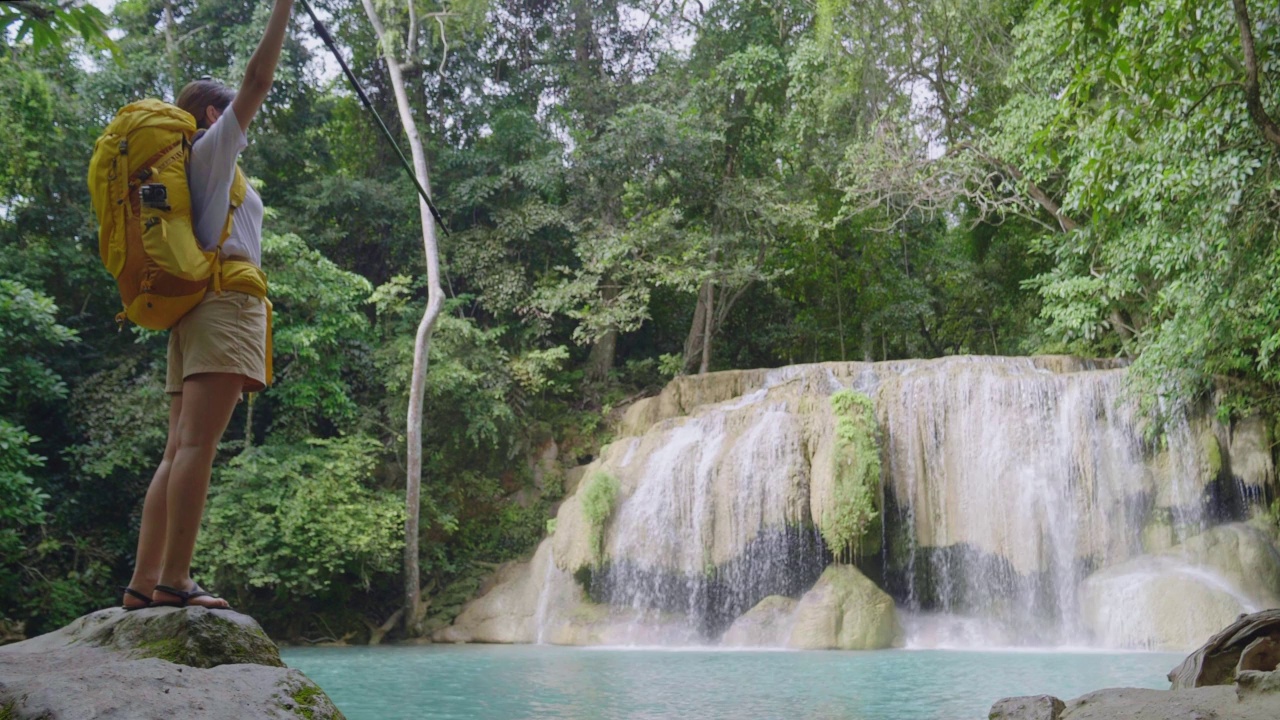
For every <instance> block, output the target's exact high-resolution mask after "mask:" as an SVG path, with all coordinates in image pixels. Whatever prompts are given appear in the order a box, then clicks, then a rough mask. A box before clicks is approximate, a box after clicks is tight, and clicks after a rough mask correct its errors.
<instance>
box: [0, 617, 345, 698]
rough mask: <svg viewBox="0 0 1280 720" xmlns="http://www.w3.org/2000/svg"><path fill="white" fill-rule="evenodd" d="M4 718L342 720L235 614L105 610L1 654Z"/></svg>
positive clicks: (247, 621)
mask: <svg viewBox="0 0 1280 720" xmlns="http://www.w3.org/2000/svg"><path fill="white" fill-rule="evenodd" d="M0 717H3V718H5V719H6V720H10V719H12V720H28V719H30V720H36V719H37V718H39V719H40V720H63V719H66V720H81V719H83V718H103V719H115V718H119V719H120V720H129V719H132V718H142V717H148V718H150V717H175V718H178V717H200V718H209V719H225V720H240V719H241V718H249V717H253V718H308V719H309V720H320V719H325V720H333V719H335V718H342V717H343V715H342V713H341V712H339V711H338V709H337V708H336V707H334V705H333V703H332V702H331V701H330V700H329V698H328V696H326V695H325V694H324V691H323V690H321V689H320V688H319V687H318V686H316V684H315V683H313V682H311V680H309V679H308V678H307V677H306V676H305V675H303V674H302V673H301V672H298V671H297V670H290V669H289V668H286V667H285V666H284V663H283V662H281V660H280V653H279V651H278V650H277V649H276V646H275V644H274V643H272V642H271V640H270V639H268V638H267V636H266V634H265V633H264V632H263V631H262V628H261V627H259V626H258V624H257V623H256V622H254V620H253V618H250V617H248V616H246V615H241V614H239V613H236V612H232V611H230V610H209V609H206V608H198V607H190V608H183V609H178V608H151V609H146V610H136V611H133V612H126V611H125V610H123V609H120V608H112V609H109V610H100V611H98V612H95V613H91V614H89V615H86V616H84V617H82V618H80V619H78V620H76V621H75V622H73V623H71V624H70V625H68V626H66V627H64V628H62V629H61V630H57V631H55V632H52V633H49V634H47V635H42V636H40V637H36V638H32V639H30V640H27V641H24V642H20V643H16V644H13V645H7V646H5V647H3V648H0Z"/></svg>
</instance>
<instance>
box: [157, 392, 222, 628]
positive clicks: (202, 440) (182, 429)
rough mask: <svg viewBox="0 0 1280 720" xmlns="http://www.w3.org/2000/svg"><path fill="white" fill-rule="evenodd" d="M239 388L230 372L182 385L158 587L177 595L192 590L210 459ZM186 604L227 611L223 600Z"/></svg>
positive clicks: (163, 597) (167, 597)
mask: <svg viewBox="0 0 1280 720" xmlns="http://www.w3.org/2000/svg"><path fill="white" fill-rule="evenodd" d="M243 387H244V376H243V375H237V374H231V373H202V374H200V375H192V376H191V377H189V378H187V379H186V380H184V381H183V383H182V410H181V412H180V413H179V416H178V427H177V431H178V444H177V449H176V451H175V453H174V456H173V463H172V464H171V465H170V468H169V481H168V484H167V487H166V493H165V494H166V497H165V500H166V501H167V507H168V513H167V516H166V526H165V531H166V532H165V541H164V562H163V566H162V567H161V570H160V583H159V584H161V585H168V586H170V587H173V588H177V589H179V590H190V589H191V587H192V584H193V583H192V581H191V555H192V553H193V552H195V547H196V534H197V533H198V532H199V531H200V518H201V516H203V515H204V502H205V496H206V494H207V493H208V491H209V474H210V472H211V470H212V469H213V456H214V453H215V452H216V451H217V448H218V441H219V440H221V439H222V432H223V430H226V428H227V422H228V421H229V420H231V412H232V411H233V410H235V407H236V402H237V401H238V400H239V399H240V390H241V388H243ZM155 594H156V595H157V596H159V597H156V600H163V601H169V600H171V599H172V600H176V599H177V598H175V597H173V596H172V595H169V594H168V593H165V592H162V591H157V592H156V593H155ZM191 604H193V605H204V606H208V607H226V606H227V603H226V601H224V600H220V599H216V598H211V597H201V598H196V599H194V600H192V601H191Z"/></svg>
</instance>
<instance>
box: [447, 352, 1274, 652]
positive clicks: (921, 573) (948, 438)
mask: <svg viewBox="0 0 1280 720" xmlns="http://www.w3.org/2000/svg"><path fill="white" fill-rule="evenodd" d="M1124 373H1125V370H1124V369H1123V368H1122V367H1119V366H1118V365H1117V364H1115V363H1105V362H1102V363H1090V362H1087V361H1080V360H1074V359H1070V358H982V357H956V358H946V359H940V360H929V361H898V362H886V363H829V364H824V365H807V366H794V367H789V368H782V369H779V370H772V371H740V372H732V373H721V374H716V375H711V376H701V377H697V378H682V379H679V380H677V381H676V382H674V383H672V385H671V386H669V387H668V388H667V389H666V390H664V392H663V393H662V395H661V396H659V397H656V398H650V399H648V400H644V401H641V403H639V404H637V405H636V406H634V407H633V408H632V409H631V410H630V411H629V413H628V416H627V418H626V419H625V420H624V422H623V424H622V426H621V428H620V433H621V435H622V436H623V437H622V439H621V440H620V441H619V442H617V443H614V444H613V445H611V446H609V447H606V448H605V449H603V451H602V453H601V456H600V458H598V459H597V460H596V461H595V462H594V463H592V465H591V466H590V467H588V468H586V469H585V471H584V472H585V473H586V474H587V475H588V476H590V475H591V474H593V473H605V474H608V475H612V476H614V478H615V479H616V481H617V484H618V487H619V493H618V496H617V505H616V506H615V507H614V508H613V509H612V512H611V513H610V515H609V517H608V519H607V521H606V522H605V523H604V524H603V525H601V526H593V525H591V524H590V523H589V522H588V521H587V519H586V517H587V515H586V513H585V512H584V510H583V508H582V505H581V502H582V501H581V499H580V498H579V497H578V495H581V493H578V495H574V496H572V497H570V498H569V499H568V500H567V501H566V502H565V504H564V505H563V506H562V507H561V508H560V512H559V514H558V516H557V521H556V522H557V529H556V531H555V535H554V537H553V538H552V539H551V540H548V541H547V542H546V543H544V545H543V547H542V548H540V549H539V551H538V555H537V556H535V562H534V565H533V566H532V567H531V569H530V571H529V572H527V573H525V574H523V575H520V576H519V577H521V578H525V579H523V580H521V581H519V582H516V581H515V580H513V581H511V582H510V583H508V584H507V585H506V586H505V587H507V590H505V591H504V592H497V593H491V594H490V596H486V598H482V599H481V601H478V602H477V603H476V605H475V610H474V611H473V612H471V614H470V615H467V614H465V613H464V616H465V618H466V623H469V625H470V626H471V627H472V628H473V629H472V630H470V631H468V632H469V634H470V636H471V637H484V638H487V639H489V641H495V640H496V641H507V642H510V641H519V642H529V641H535V640H536V641H539V642H541V641H544V640H545V641H547V642H572V643H587V644H592V643H606V644H614V643H623V644H655V643H658V644H662V643H677V644H679V643H686V644H687V643H705V642H714V641H715V640H716V639H717V638H719V637H720V635H721V634H722V633H724V632H725V630H726V629H727V628H729V626H730V625H731V624H734V632H733V633H732V635H733V637H734V638H736V639H741V638H750V637H756V638H765V639H757V640H752V641H748V642H747V644H752V643H755V644H771V643H772V644H790V645H792V646H803V647H820V646H844V645H830V644H825V645H824V644H823V643H824V642H825V641H823V640H822V639H821V638H819V639H817V640H815V639H814V637H813V633H815V632H817V633H818V634H819V635H821V634H823V633H829V632H835V633H836V634H837V635H840V634H841V633H844V634H843V635H842V637H846V638H848V637H854V636H853V635H849V634H848V633H849V623H850V622H853V615H851V614H850V613H854V614H856V612H855V611H856V610H857V609H858V607H859V606H866V607H871V606H872V605H873V604H877V603H882V602H883V603H887V604H888V608H887V611H888V612H889V613H890V614H892V610H893V608H892V604H893V603H892V602H890V598H889V596H892V600H893V601H896V603H897V605H898V608H899V611H900V612H901V613H902V615H903V617H902V620H903V622H901V626H905V629H906V632H907V638H906V640H907V643H908V644H913V643H914V644H918V645H962V646H983V645H986V646H991V645H1012V644H1019V645H1104V646H1125V647H1134V646H1140V647H1182V646H1186V645H1187V644H1189V643H1191V644H1196V643H1198V642H1199V641H1200V640H1196V638H1198V637H1199V635H1201V634H1203V633H1204V632H1205V631H1206V630H1205V628H1206V627H1207V628H1210V631H1212V629H1216V628H1217V627H1221V625H1220V624H1217V623H1219V618H1222V617H1226V618H1227V620H1228V621H1229V620H1230V619H1232V618H1234V614H1235V613H1236V612H1239V611H1241V610H1244V609H1248V608H1254V607H1258V606H1262V605H1266V604H1269V603H1273V602H1280V553H1277V551H1276V550H1275V548H1274V545H1273V544H1272V540H1271V539H1269V538H1267V537H1266V535H1265V533H1263V532H1261V531H1259V530H1257V529H1255V528H1249V527H1246V526H1243V525H1222V526H1215V523H1220V522H1224V521H1231V520H1236V519H1241V518H1243V517H1244V515H1245V514H1246V513H1247V511H1248V510H1249V508H1250V506H1251V505H1254V506H1256V505H1257V504H1260V503H1262V502H1265V500H1266V496H1267V494H1268V493H1269V491H1268V490H1267V488H1268V487H1269V486H1270V483H1271V482H1272V481H1273V479H1274V469H1273V468H1272V466H1271V460H1270V454H1269V447H1268V444H1267V439H1266V431H1265V427H1263V426H1261V425H1260V423H1256V422H1255V423H1253V424H1250V423H1247V422H1246V423H1242V424H1239V425H1223V424H1220V423H1216V422H1215V421H1214V420H1212V419H1211V418H1210V417H1209V416H1208V415H1207V413H1206V414H1201V415H1189V416H1186V417H1181V418H1177V419H1176V420H1175V421H1174V422H1173V423H1172V424H1171V425H1170V426H1169V429H1168V430H1167V431H1166V435H1165V438H1166V439H1165V440H1164V441H1163V442H1159V443H1155V442H1150V441H1148V440H1147V439H1146V438H1144V435H1143V432H1142V427H1141V426H1140V424H1139V415H1138V413H1137V412H1136V411H1135V409H1134V408H1133V407H1132V405H1131V404H1129V403H1127V402H1126V401H1125V400H1124V397H1123V383H1124ZM846 388H849V389H854V390H857V391H858V392H862V393H864V394H866V395H868V396H869V397H871V398H872V399H873V401H874V403H875V407H876V415H877V418H878V424H879V433H878V434H879V438H878V442H879V452H880V459H881V467H882V474H881V488H880V491H881V492H880V494H879V495H878V496H877V502H878V511H879V513H880V520H881V522H880V525H881V527H882V528H883V536H882V537H881V538H880V542H878V543H873V544H874V545H875V546H877V547H878V548H880V549H879V550H876V551H873V552H871V553H870V554H867V555H860V556H859V555H856V554H855V557H854V562H855V563H856V564H857V566H858V567H859V568H860V569H861V570H862V574H859V573H857V572H856V571H854V570H852V569H851V568H847V567H846V568H844V569H838V568H833V567H830V566H831V565H832V563H834V562H836V558H833V557H832V554H831V553H830V552H828V550H827V548H826V547H825V546H824V543H823V540H822V535H821V533H820V532H819V531H818V530H817V528H818V527H822V526H823V525H822V523H823V520H822V518H823V517H826V515H825V514H826V513H829V512H831V510H832V508H833V507H834V506H836V505H838V504H839V503H840V502H841V500H840V499H839V498H840V493H839V492H838V491H837V488H836V483H837V473H836V472H835V469H834V468H835V463H836V462H838V461H839V457H838V456H837V455H836V454H835V450H834V446H835V443H834V439H833V438H834V429H833V428H834V420H833V415H832V409H831V406H830V398H831V395H832V394H833V393H834V392H836V391H837V390H841V389H846ZM598 532H603V535H601V536H599V538H598V540H592V539H591V538H592V537H593V536H594V534H595V533H598ZM594 548H598V550H597V549H594ZM841 559H846V560H847V559H848V556H847V555H845V554H842V558H841ZM543 562H545V563H547V564H546V565H545V566H544V565H542V564H540V563H543ZM828 570H838V572H834V573H833V574H831V576H830V577H828V574H827V572H824V571H828ZM1221 573H1226V575H1223V574H1221ZM863 575H865V577H863ZM819 576H821V577H822V580H821V581H819ZM1227 576H1230V577H1227ZM513 577H514V576H513ZM859 578H861V579H859ZM867 578H870V580H867ZM872 581H874V583H875V584H878V585H879V586H880V587H881V588H883V589H884V590H885V591H887V592H888V593H889V596H885V595H884V593H883V592H881V591H880V590H879V589H877V588H875V585H873V584H871V582H872ZM521 583H523V584H521ZM815 583H816V584H815ZM1246 586H1248V587H1246ZM868 587H869V588H870V590H868V589H867V588H868ZM584 592H585V595H584ZM876 593H879V597H880V598H883V601H881V600H877V599H876V597H877V596H876ZM770 596H784V597H770ZM802 596H803V597H802ZM1135 599H1136V600H1135ZM531 601H532V604H530V602H531ZM1139 601H1140V602H1139ZM1184 601H1185V602H1184ZM1179 602H1182V603H1183V605H1187V607H1183V606H1182V605H1179V604H1178V603H1179ZM1144 603H1145V604H1144ZM757 604H759V605H758V608H757ZM526 606H527V609H520V610H512V609H510V608H526ZM753 608H757V609H758V610H759V613H756V610H755V609H753ZM1188 608H1193V610H1194V611H1193V612H1192V611H1189V610H1188ZM749 610H750V611H751V612H750V613H748V611H749ZM1189 612H1191V614H1193V615H1200V616H1203V617H1197V618H1194V621H1193V622H1191V623H1189V624H1187V627H1185V628H1178V627H1174V626H1176V625H1178V623H1179V622H1182V621H1181V620H1180V619H1178V618H1182V617H1183V616H1185V615H1187V614H1188V613H1189ZM512 613H514V614H516V615H518V616H519V617H528V618H529V620H528V621H521V622H523V623H525V624H520V623H515V624H511V623H506V621H503V620H502V618H503V617H510V616H511V615H510V614H512ZM744 613H745V615H744ZM815 613H816V614H815ZM748 618H751V621H750V622H745V623H744V624H743V626H742V627H741V628H739V627H738V626H737V625H736V622H737V621H738V620H744V621H745V620H746V619H748ZM1169 618H1174V619H1172V620H1171V619H1169ZM1206 618H1207V619H1206ZM880 621H883V622H887V623H889V624H888V625H885V624H882V625H881V626H880V628H879V630H877V631H876V632H875V633H872V632H870V631H868V633H865V634H862V635H857V637H858V638H863V639H865V638H870V637H873V636H874V637H875V638H878V639H876V640H875V641H874V642H877V643H880V642H883V641H884V638H886V637H889V635H887V634H886V633H890V632H891V631H892V629H891V628H890V627H889V626H890V625H892V626H894V627H897V626H898V625H899V623H898V621H897V620H892V618H890V619H889V620H885V619H884V617H883V615H882V616H880ZM504 623H505V624H504ZM1184 624H1186V623H1184ZM526 627H530V628H532V629H531V630H525V629H521V628H526ZM508 628H516V629H515V630H509V629H508ZM751 628H756V629H757V630H760V632H762V633H763V634H757V635H755V636H752V634H751V633H752V632H756V631H755V630H752V629H751ZM789 628H794V629H795V630H794V632H795V633H799V634H801V635H806V634H807V635H806V636H805V637H800V638H799V639H797V637H798V636H797V635H795V634H789V633H792V630H790V629H789ZM824 628H825V629H824ZM842 628H843V629H842ZM1170 628H1173V629H1170ZM766 631H767V632H766ZM877 633H878V634H877ZM855 635H856V633H855ZM449 637H455V636H448V637H446V639H448V638H449ZM770 638H771V639H770ZM857 641H858V642H861V641H862V640H857ZM735 642H737V640H735ZM841 642H843V641H841ZM869 646H870V645H869ZM875 646H880V647H883V646H884V645H875Z"/></svg>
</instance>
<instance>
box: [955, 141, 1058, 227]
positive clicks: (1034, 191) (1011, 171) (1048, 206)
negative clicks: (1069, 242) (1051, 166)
mask: <svg viewBox="0 0 1280 720" xmlns="http://www.w3.org/2000/svg"><path fill="white" fill-rule="evenodd" d="M955 148H956V149H957V150H969V151H970V152H972V153H974V154H975V155H977V156H978V157H980V158H982V159H983V160H986V161H987V162H989V163H991V164H992V165H995V166H996V167H999V168H1000V169H1001V170H1003V171H1004V172H1005V173H1008V175H1009V177H1012V178H1013V179H1014V180H1017V181H1018V182H1025V183H1026V184H1027V194H1028V195H1030V196H1031V199H1032V200H1035V201H1036V204H1037V205H1039V206H1040V207H1042V208H1044V209H1045V210H1046V211H1047V212H1048V213H1049V214H1050V215H1052V216H1053V218H1054V219H1055V220H1057V221H1058V225H1059V226H1061V227H1062V231H1063V232H1071V231H1072V230H1075V229H1077V228H1079V227H1080V223H1078V222H1076V221H1075V220H1073V219H1071V218H1070V217H1069V216H1068V215H1067V214H1066V213H1064V212H1062V206H1061V205H1059V204H1058V203H1057V202H1056V201H1055V200H1054V199H1053V198H1051V197H1049V193H1046V192H1045V191H1044V190H1043V189H1041V187H1040V186H1039V185H1036V184H1035V183H1034V182H1032V181H1031V180H1028V179H1027V176H1026V175H1023V174H1022V171H1021V170H1019V169H1018V168H1017V167H1015V166H1014V165H1012V164H1011V163H1008V162H1006V161H1004V160H1001V159H1000V158H995V157H992V156H990V155H988V154H986V153H984V152H982V151H981V150H979V149H978V148H976V147H974V146H973V144H972V143H967V142H964V143H959V144H958V145H956V146H955Z"/></svg>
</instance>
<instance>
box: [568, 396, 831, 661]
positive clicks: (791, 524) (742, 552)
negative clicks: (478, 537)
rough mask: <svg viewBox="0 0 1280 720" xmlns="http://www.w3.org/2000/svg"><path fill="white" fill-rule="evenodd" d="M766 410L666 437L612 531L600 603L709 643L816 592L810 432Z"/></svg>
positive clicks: (596, 586)
mask: <svg viewBox="0 0 1280 720" xmlns="http://www.w3.org/2000/svg"><path fill="white" fill-rule="evenodd" d="M763 398H764V392H763V391H757V392H756V393H753V394H752V395H749V396H746V397H744V398H741V399H739V400H737V401H735V402H733V403H729V404H728V405H726V407H725V408H723V409H722V410H721V411H719V412H715V413H712V414H709V415H707V416H705V417H699V418H691V419H690V420H689V421H687V422H685V423H683V424H680V425H679V426H677V427H674V428H672V429H670V430H669V431H667V432H666V433H664V436H663V437H662V439H661V440H660V441H659V445H658V449H657V450H656V451H655V452H653V453H652V454H651V455H650V456H649V458H648V459H647V461H646V462H645V464H644V467H643V468H642V469H641V470H640V473H639V475H638V477H637V478H636V480H635V488H636V489H635V491H634V493H632V495H631V496H630V497H629V498H628V499H627V500H626V501H625V502H624V503H623V504H622V506H621V507H620V508H619V509H618V512H617V514H616V517H615V519H614V521H613V524H612V530H611V533H610V541H609V544H608V556H609V558H610V562H609V565H608V566H607V568H605V569H604V570H603V571H602V572H601V573H600V574H599V576H598V577H597V578H596V579H595V580H594V582H593V588H592V589H593V592H594V593H595V594H596V595H597V596H598V597H600V598H601V599H603V600H605V601H607V602H608V603H610V604H612V605H615V606H623V607H629V608H631V609H634V610H639V611H649V612H653V613H656V612H668V613H671V612H674V613H679V614H681V615H684V616H685V617H687V618H688V619H689V622H690V629H691V630H692V631H694V632H696V633H698V634H700V635H702V636H704V637H710V636H714V635H716V634H717V633H718V632H719V631H721V630H723V629H724V628H725V627H727V626H728V624H729V623H730V622H732V621H733V619H734V618H735V617H737V616H738V615H740V614H741V613H742V612H744V611H745V610H747V609H749V608H750V607H751V606H752V605H754V604H755V603H756V602H758V601H759V600H761V599H763V598H764V597H766V596H768V595H774V594H794V593H796V592H797V591H801V590H803V588H804V587H805V586H807V585H810V584H812V583H813V581H814V580H815V579H816V578H817V575H818V574H820V573H821V570H822V565H823V562H822V554H821V552H820V550H819V547H818V541H817V538H816V535H815V534H814V532H813V531H812V530H810V529H807V528H805V527H804V524H805V522H804V519H805V518H806V517H807V515H808V504H807V497H805V493H804V490H805V486H806V485H807V483H805V482H804V481H803V476H804V473H805V471H806V470H807V467H806V465H807V462H806V459H805V451H804V445H803V442H802V440H803V438H802V434H801V428H799V427H798V426H797V424H796V422H795V418H794V417H793V416H792V415H791V414H790V413H788V412H786V411H785V408H784V407H782V406H780V405H776V404H769V403H765V402H763ZM743 421H745V423H744V422H743ZM744 424H745V426H743V425H744ZM629 464H630V463H629V462H628V463H624V464H623V465H622V467H626V465H629ZM641 617H644V616H643V615H641Z"/></svg>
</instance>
